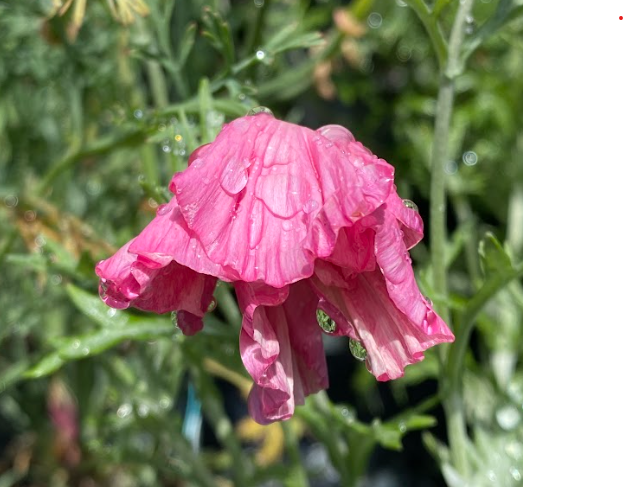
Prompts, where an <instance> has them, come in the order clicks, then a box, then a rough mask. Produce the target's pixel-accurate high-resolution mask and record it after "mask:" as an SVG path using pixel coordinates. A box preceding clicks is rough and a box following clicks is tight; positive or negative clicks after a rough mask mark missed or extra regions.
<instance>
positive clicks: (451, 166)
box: [444, 161, 457, 174]
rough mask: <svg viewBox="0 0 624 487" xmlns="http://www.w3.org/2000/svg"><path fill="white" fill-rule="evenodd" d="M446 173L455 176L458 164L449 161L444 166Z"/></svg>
mask: <svg viewBox="0 0 624 487" xmlns="http://www.w3.org/2000/svg"><path fill="white" fill-rule="evenodd" d="M444 172H445V173H446V174H455V173H456V172H457V163H456V162H455V161H448V162H447V163H446V164H444Z"/></svg>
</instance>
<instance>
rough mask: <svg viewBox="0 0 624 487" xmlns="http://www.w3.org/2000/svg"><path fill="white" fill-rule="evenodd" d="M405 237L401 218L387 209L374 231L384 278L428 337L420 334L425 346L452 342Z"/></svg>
mask: <svg viewBox="0 0 624 487" xmlns="http://www.w3.org/2000/svg"><path fill="white" fill-rule="evenodd" d="M406 209H407V208H406ZM408 210H409V209H408ZM409 211H413V210H409ZM402 237H403V232H402V230H401V229H400V224H399V222H397V220H395V219H394V218H393V217H392V215H391V214H390V213H389V212H386V213H385V214H384V215H383V222H382V223H381V224H380V225H379V227H378V229H377V233H376V235H375V254H376V256H377V263H378V264H379V268H380V269H381V272H382V273H383V276H384V278H385V283H386V288H387V290H388V295H389V296H390V298H391V299H392V302H393V303H394V304H395V305H396V307H397V308H398V309H399V310H400V311H401V312H403V313H404V314H405V315H406V316H407V317H408V318H409V319H410V321H411V322H412V323H413V325H414V326H416V327H418V328H419V330H420V331H421V333H422V334H423V336H424V337H426V338H421V342H422V345H423V346H424V347H425V348H429V347H431V346H433V345H435V344H437V343H442V342H452V341H453V340H454V338H455V337H454V336H453V333H452V332H451V330H450V329H449V328H448V326H446V324H445V323H444V322H443V321H442V320H441V319H440V318H439V317H438V316H437V315H436V314H435V313H434V312H433V311H432V310H431V306H430V305H429V303H428V302H427V301H426V299H425V298H424V297H423V295H422V294H421V292H420V290H419V289H418V285H417V284H416V280H415V278H414V269H413V268H412V261H411V258H410V255H409V253H408V251H407V248H406V247H405V243H404V239H403V238H402Z"/></svg>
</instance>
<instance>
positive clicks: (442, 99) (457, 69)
mask: <svg viewBox="0 0 624 487" xmlns="http://www.w3.org/2000/svg"><path fill="white" fill-rule="evenodd" d="M472 2H473V0H464V1H463V2H460V3H459V5H458V7H457V13H456V15H455V20H454V21H453V27H452V29H451V35H450V39H449V43H448V55H447V60H446V63H445V64H443V65H442V72H441V77H440V78H441V81H440V89H439V92H438V101H437V105H436V117H435V127H434V135H433V150H432V161H431V213H430V219H431V263H432V267H433V286H434V291H435V294H436V295H438V296H441V297H443V301H447V298H448V287H447V274H446V265H445V262H446V260H445V255H444V254H445V248H446V240H447V237H446V178H445V172H444V164H445V162H446V160H447V158H448V140H449V135H450V130H451V117H452V113H453V98H454V95H455V78H456V77H457V76H458V75H459V74H461V70H462V66H463V64H462V60H461V49H462V43H463V39H464V22H465V19H466V17H467V16H468V15H469V14H470V11H471V9H472ZM412 3H413V4H414V5H416V3H414V0H412ZM427 18H430V17H429V14H428V17H427ZM425 26H427V22H425ZM428 31H429V29H428ZM432 40H433V37H432ZM434 43H435V41H434ZM438 311H439V312H440V315H441V316H442V318H443V319H444V320H446V321H447V323H449V324H450V320H449V319H450V314H449V310H448V307H447V306H446V305H445V304H444V303H441V305H440V306H438ZM456 346H457V344H456V345H455V347H456ZM442 379H443V380H445V382H443V384H442V385H443V387H444V389H445V390H444V393H445V395H444V397H445V400H444V409H445V412H446V416H447V422H448V435H449V444H450V448H451V460H452V463H453V465H454V466H455V468H456V470H457V471H458V472H459V474H460V475H461V476H462V477H463V478H468V476H469V468H470V466H469V463H468V454H467V453H468V452H467V443H468V437H467V432H466V423H465V419H464V410H463V401H462V393H461V384H460V383H458V382H456V381H455V380H453V378H452V377H450V378H442ZM447 380H448V382H446V381H447Z"/></svg>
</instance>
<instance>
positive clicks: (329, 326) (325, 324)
mask: <svg viewBox="0 0 624 487" xmlns="http://www.w3.org/2000/svg"><path fill="white" fill-rule="evenodd" d="M316 321H317V322H318V324H319V326H320V327H321V329H322V330H323V331H324V332H325V333H334V332H335V331H336V322H335V321H334V320H332V319H331V318H330V317H329V315H328V314H327V313H325V311H323V310H322V309H317V310H316Z"/></svg>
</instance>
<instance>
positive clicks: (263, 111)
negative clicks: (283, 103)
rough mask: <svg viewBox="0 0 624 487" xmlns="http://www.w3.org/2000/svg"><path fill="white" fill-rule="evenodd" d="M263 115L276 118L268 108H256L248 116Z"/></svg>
mask: <svg viewBox="0 0 624 487" xmlns="http://www.w3.org/2000/svg"><path fill="white" fill-rule="evenodd" d="M261 113H264V114H266V115H271V116H272V117H273V116H274V115H273V112H272V111H271V109H270V108H267V107H254V108H252V109H251V110H249V111H248V112H247V115H248V116H250V117H253V116H254V115H259V114H261Z"/></svg>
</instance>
